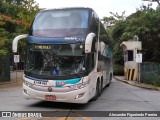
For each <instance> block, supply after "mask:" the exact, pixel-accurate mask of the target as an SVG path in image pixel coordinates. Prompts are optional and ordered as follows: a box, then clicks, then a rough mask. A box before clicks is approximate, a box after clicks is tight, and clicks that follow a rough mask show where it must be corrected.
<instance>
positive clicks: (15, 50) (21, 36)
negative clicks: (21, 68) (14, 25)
mask: <svg viewBox="0 0 160 120" xmlns="http://www.w3.org/2000/svg"><path fill="white" fill-rule="evenodd" d="M27 36H28V34H23V35H18V36H17V37H15V38H14V40H13V42H12V51H13V52H14V53H17V48H18V41H19V40H20V39H23V38H26V37H27Z"/></svg>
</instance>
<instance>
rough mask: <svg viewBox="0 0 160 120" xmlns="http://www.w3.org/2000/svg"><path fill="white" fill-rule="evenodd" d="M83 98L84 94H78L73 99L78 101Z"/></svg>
mask: <svg viewBox="0 0 160 120" xmlns="http://www.w3.org/2000/svg"><path fill="white" fill-rule="evenodd" d="M83 96H84V93H80V94H78V95H77V96H76V97H75V99H79V98H81V97H83Z"/></svg>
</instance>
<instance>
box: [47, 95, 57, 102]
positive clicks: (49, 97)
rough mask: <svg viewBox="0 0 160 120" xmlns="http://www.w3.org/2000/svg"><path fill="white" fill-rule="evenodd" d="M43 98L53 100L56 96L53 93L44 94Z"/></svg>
mask: <svg viewBox="0 0 160 120" xmlns="http://www.w3.org/2000/svg"><path fill="white" fill-rule="evenodd" d="M45 100H50V101H55V100H56V96H55V95H45Z"/></svg>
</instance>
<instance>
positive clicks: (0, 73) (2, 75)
mask: <svg viewBox="0 0 160 120" xmlns="http://www.w3.org/2000/svg"><path fill="white" fill-rule="evenodd" d="M9 80H10V57H9V55H1V56H0V82H2V81H9Z"/></svg>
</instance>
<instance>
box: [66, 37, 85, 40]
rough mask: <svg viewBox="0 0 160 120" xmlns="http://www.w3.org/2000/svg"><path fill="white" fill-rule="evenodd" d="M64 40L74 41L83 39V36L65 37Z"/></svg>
mask: <svg viewBox="0 0 160 120" xmlns="http://www.w3.org/2000/svg"><path fill="white" fill-rule="evenodd" d="M64 39H65V40H75V41H84V39H83V38H77V37H65V38H64Z"/></svg>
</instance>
